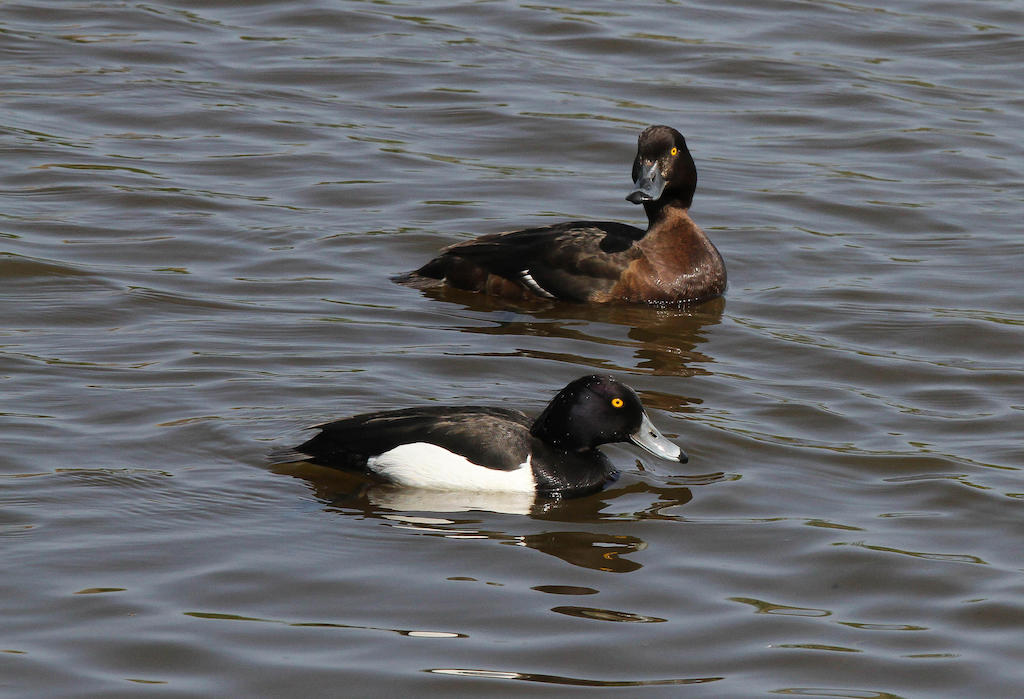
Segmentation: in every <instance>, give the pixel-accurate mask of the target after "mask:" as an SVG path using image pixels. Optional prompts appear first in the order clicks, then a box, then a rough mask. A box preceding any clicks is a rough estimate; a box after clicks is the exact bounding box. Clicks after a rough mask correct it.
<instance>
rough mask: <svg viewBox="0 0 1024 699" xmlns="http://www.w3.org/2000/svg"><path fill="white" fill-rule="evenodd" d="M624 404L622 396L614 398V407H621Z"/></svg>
mask: <svg viewBox="0 0 1024 699" xmlns="http://www.w3.org/2000/svg"><path fill="white" fill-rule="evenodd" d="M623 405H624V403H623V402H622V399H621V398H612V407H613V408H621V407H622V406H623Z"/></svg>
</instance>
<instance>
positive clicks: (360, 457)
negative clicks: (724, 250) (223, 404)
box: [295, 375, 688, 498]
mask: <svg viewBox="0 0 1024 699" xmlns="http://www.w3.org/2000/svg"><path fill="white" fill-rule="evenodd" d="M310 429H318V430H319V432H318V433H317V434H316V435H315V436H313V437H312V438H311V439H309V440H308V441H306V442H304V443H302V444H300V445H299V446H298V447H295V451H297V452H299V453H300V454H303V455H306V457H308V458H306V461H308V462H312V463H314V464H318V465H321V466H327V467H330V468H336V469H341V470H346V471H357V472H361V473H364V474H368V475H370V476H373V477H375V478H377V479H380V480H382V481H384V482H388V483H392V484H398V485H401V486H408V487H411V488H423V489H432V490H454V491H478V492H481V491H487V492H515V493H532V494H534V495H543V496H547V497H552V498H561V497H575V496H579V495H585V494H588V493H592V492H596V491H598V490H600V489H601V488H602V487H604V485H605V484H606V483H608V482H609V481H612V480H614V479H616V478H617V477H618V471H617V470H616V469H615V467H614V465H613V464H612V462H611V461H610V460H609V459H608V457H607V456H606V455H605V454H603V453H602V452H601V451H600V450H599V449H598V448H597V447H599V446H600V445H602V444H610V443H614V442H632V443H633V444H635V445H637V446H639V447H640V448H641V449H644V450H645V451H646V452H648V453H649V454H652V455H654V456H656V457H658V458H660V459H664V460H667V461H674V462H678V463H686V462H687V460H688V458H687V456H686V453H685V452H684V451H683V450H682V449H681V448H680V447H679V445H677V444H675V443H674V442H672V441H671V440H669V439H667V438H666V437H665V436H664V435H663V434H662V433H661V432H660V431H659V430H658V428H657V427H655V426H654V424H653V423H652V422H651V419H650V417H649V416H648V415H647V411H646V410H644V407H643V404H642V403H641V402H640V398H639V397H638V396H637V394H636V392H635V391H634V390H633V389H632V388H630V387H629V386H627V385H625V384H624V383H621V382H620V381H618V380H616V379H615V378H613V377H611V376H602V375H590V376H583V377H580V378H578V379H576V380H574V381H572V382H571V383H569V384H568V385H567V386H566V387H565V388H563V389H562V390H561V391H559V392H558V394H557V395H556V396H555V397H554V398H553V399H552V400H551V402H549V403H548V405H547V407H546V408H544V410H543V411H542V412H541V413H540V415H538V416H537V418H536V419H533V420H531V419H530V418H529V417H527V416H526V414H525V413H523V412H520V411H519V410H513V409H509V408H496V407H486V406H462V407H460V406H436V405H435V406H426V407H414V408H402V409H397V410H385V411H378V412H371V413H363V414H360V415H355V416H352V417H348V418H343V419H341V420H336V421H334V422H327V423H324V424H321V425H316V426H314V427H312V428H310Z"/></svg>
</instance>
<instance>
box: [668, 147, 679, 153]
mask: <svg viewBox="0 0 1024 699" xmlns="http://www.w3.org/2000/svg"><path fill="white" fill-rule="evenodd" d="M669 153H671V154H672V155H679V149H678V148H676V147H675V146H672V150H670V151H669Z"/></svg>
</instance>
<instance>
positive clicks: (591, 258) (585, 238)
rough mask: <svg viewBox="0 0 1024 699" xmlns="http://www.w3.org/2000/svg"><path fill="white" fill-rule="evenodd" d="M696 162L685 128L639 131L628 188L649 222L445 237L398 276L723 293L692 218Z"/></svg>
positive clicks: (547, 288) (527, 288)
mask: <svg viewBox="0 0 1024 699" xmlns="http://www.w3.org/2000/svg"><path fill="white" fill-rule="evenodd" d="M696 188H697V169H696V167H695V166H694V164H693V158H692V157H691V156H690V151H689V150H688V149H687V148H686V140H685V139H684V138H683V135H682V134H681V133H679V132H678V131H676V130H675V129H673V128H671V127H669V126H650V127H648V128H646V129H644V131H643V132H642V133H641V134H640V138H639V140H638V143H637V153H636V159H635V160H634V161H633V191H632V192H630V194H629V195H628V196H627V197H626V199H627V200H629V201H630V202H632V203H633V204H643V206H644V210H645V211H646V213H647V222H648V223H647V230H643V229H640V228H636V227H634V226H628V225H626V224H623V223H614V222H601V221H571V222H567V223H559V224H556V225H553V226H543V227H541V228H527V229H524V230H518V231H510V232H505V233H492V234H489V235H483V236H480V237H479V238H475V239H473V240H469V241H466V242H464V243H457V244H455V245H451V246H449V247H447V248H445V249H444V250H442V251H441V254H440V255H439V256H438V257H436V258H434V259H433V260H431V261H430V262H428V263H427V264H425V265H423V266H422V267H420V268H419V269H418V270H416V271H415V272H411V273H409V274H407V275H404V276H402V277H400V278H399V279H398V281H400V282H404V283H408V284H410V285H412V286H418V287H421V288H422V287H426V286H430V285H432V284H437V283H438V282H437V281H436V280H442V281H443V282H445V283H447V284H448V285H450V286H453V287H457V288H460V289H468V290H470V291H483V292H485V293H488V294H491V295H494V296H500V297H504V298H508V299H514V300H520V299H529V298H542V299H562V300H567V301H576V302H584V303H585V302H591V303H603V302H626V303H655V304H696V303H701V302H703V301H707V300H709V299H712V298H715V297H717V296H721V295H722V294H723V293H724V292H725V286H726V275H725V263H724V262H723V261H722V256H721V255H720V254H719V253H718V249H717V248H715V246H714V244H713V243H712V242H711V240H710V239H709V238H708V236H707V234H706V233H705V232H704V231H703V230H701V229H700V228H699V227H698V226H697V224H695V223H694V222H693V219H691V218H690V215H689V208H690V204H691V203H692V202H693V193H694V191H695V190H696Z"/></svg>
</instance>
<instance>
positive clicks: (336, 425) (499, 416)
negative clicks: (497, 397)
mask: <svg viewBox="0 0 1024 699" xmlns="http://www.w3.org/2000/svg"><path fill="white" fill-rule="evenodd" d="M531 424H532V421H531V420H530V419H529V418H528V417H526V415H524V414H523V413H521V412H519V411H518V410H507V409H503V408H489V407H464V408H462V407H460V408H449V407H435V406H431V407H423V408H405V409H402V410H391V411H384V412H378V413H366V414H363V415H356V416H353V417H350V418H345V419H342V420H336V421H334V422H328V423H324V424H322V425H317V426H316V427H314V428H312V429H319V430H320V432H319V433H318V434H317V435H315V436H314V437H313V438H312V439H310V440H308V441H306V442H304V443H303V444H301V445H299V446H298V447H296V451H298V452H301V453H303V454H307V455H309V456H310V457H312V458H311V459H310V460H311V461H313V462H314V463H317V464H320V465H322V466H330V467H334V468H350V469H357V470H362V469H364V468H365V466H366V460H367V459H368V458H370V457H373V456H377V455H379V454H383V453H385V452H387V451H390V450H391V449H394V448H395V447H397V446H399V445H402V444H413V443H417V442H426V443H428V444H435V445H437V446H440V447H443V448H445V449H447V450H448V451H450V452H452V453H454V454H459V455H460V456H463V457H465V458H466V459H468V460H469V461H471V462H473V463H475V464H478V465H480V466H485V467H487V468H493V469H497V470H502V471H513V470H515V469H517V468H519V467H520V465H521V464H523V462H525V461H526V458H527V456H528V454H529V444H530V440H531V439H532V437H531V436H530V425H531Z"/></svg>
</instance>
